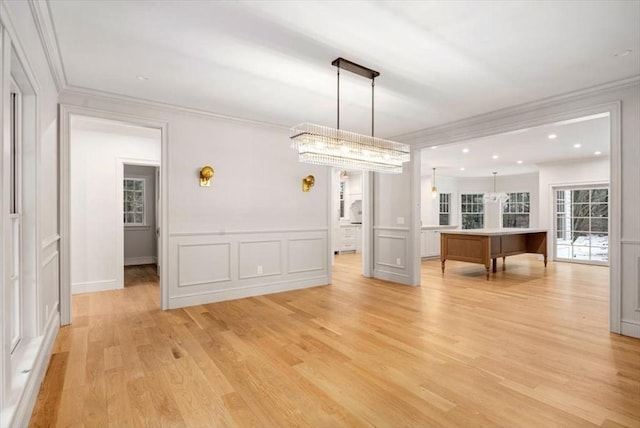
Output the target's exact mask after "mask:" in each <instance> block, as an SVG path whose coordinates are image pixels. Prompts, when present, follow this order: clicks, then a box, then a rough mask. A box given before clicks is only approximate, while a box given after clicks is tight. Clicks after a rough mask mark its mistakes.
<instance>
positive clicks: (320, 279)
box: [169, 275, 328, 309]
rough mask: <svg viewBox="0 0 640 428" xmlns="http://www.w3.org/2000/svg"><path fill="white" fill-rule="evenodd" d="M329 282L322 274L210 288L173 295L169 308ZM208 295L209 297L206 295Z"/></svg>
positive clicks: (259, 294) (290, 289)
mask: <svg viewBox="0 0 640 428" xmlns="http://www.w3.org/2000/svg"><path fill="white" fill-rule="evenodd" d="M327 284H328V276H327V275H321V276H315V277H311V278H305V279H303V280H295V279H294V280H290V281H278V282H273V283H267V284H257V285H246V286H241V287H234V288H233V289H228V290H209V291H204V292H201V293H192V294H184V295H180V296H174V297H171V299H170V300H169V309H175V308H182V307H185V306H193V305H200V304H202V302H203V301H205V300H206V301H207V302H208V303H215V302H222V301H225V300H234V299H241V298H244V297H252V296H262V295H265V294H273V293H280V292H283V291H292V290H299V289H302V288H309V287H316V286H317V287H320V286H325V285H327ZM204 296H208V297H206V298H205V297H204Z"/></svg>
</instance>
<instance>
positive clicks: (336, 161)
mask: <svg viewBox="0 0 640 428" xmlns="http://www.w3.org/2000/svg"><path fill="white" fill-rule="evenodd" d="M291 131H292V135H291V139H292V140H293V143H294V146H295V148H296V149H297V150H298V159H299V160H300V162H305V163H312V164H317V165H329V166H335V167H339V168H348V169H364V170H368V171H375V172H386V173H401V172H402V164H403V163H404V162H407V161H409V159H410V156H411V152H410V150H409V145H408V144H402V143H396V142H394V141H389V140H384V139H382V138H376V137H369V136H367V135H362V134H357V133H355V132H349V131H343V130H341V129H335V128H329V127H327V126H321V125H315V124H313V123H301V124H300V125H297V126H294V127H293V128H292V129H291Z"/></svg>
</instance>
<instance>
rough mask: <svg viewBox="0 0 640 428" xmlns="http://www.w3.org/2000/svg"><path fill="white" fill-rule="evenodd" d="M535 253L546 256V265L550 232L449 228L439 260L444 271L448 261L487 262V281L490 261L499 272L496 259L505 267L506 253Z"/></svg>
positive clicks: (441, 244)
mask: <svg viewBox="0 0 640 428" xmlns="http://www.w3.org/2000/svg"><path fill="white" fill-rule="evenodd" d="M523 253H533V254H541V255H543V256H544V266H545V267H547V231H546V230H538V229H535V230H533V229H476V230H456V231H446V232H444V231H443V232H441V234H440V260H441V262H442V273H443V274H444V266H445V262H446V261H447V260H457V261H461V262H469V263H479V264H482V265H484V267H485V270H486V274H487V280H488V279H489V274H490V269H491V264H492V263H491V262H492V261H493V269H492V270H493V272H496V271H497V266H496V265H497V259H498V258H499V257H502V263H503V265H502V268H503V269H505V264H504V263H505V259H506V257H507V256H513V255H516V254H523Z"/></svg>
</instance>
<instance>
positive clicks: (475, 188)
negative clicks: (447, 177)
mask: <svg viewBox="0 0 640 428" xmlns="http://www.w3.org/2000/svg"><path fill="white" fill-rule="evenodd" d="M538 188H539V186H538V174H537V173H533V174H520V175H503V176H501V175H499V174H498V175H497V176H496V192H505V193H509V192H529V193H530V195H529V196H530V198H531V199H530V201H531V202H530V214H529V227H531V228H536V227H538V225H539V221H538V218H539V214H538V213H539V208H538V207H539V204H540V197H539V189H538ZM492 191H493V177H480V178H478V177H475V178H459V179H458V192H459V194H463V193H486V192H492ZM456 218H457V221H458V223H457V224H462V221H461V218H462V217H461V215H460V213H459V212H458V215H457V217H456ZM487 220H488V219H487V218H486V217H485V224H489V223H488V222H487Z"/></svg>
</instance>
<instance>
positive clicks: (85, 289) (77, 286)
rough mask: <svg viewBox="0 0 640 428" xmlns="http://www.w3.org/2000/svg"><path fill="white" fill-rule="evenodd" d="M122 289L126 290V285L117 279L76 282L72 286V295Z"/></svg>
mask: <svg viewBox="0 0 640 428" xmlns="http://www.w3.org/2000/svg"><path fill="white" fill-rule="evenodd" d="M121 288H124V284H123V283H122V281H119V280H117V279H106V280H102V281H87V282H76V283H74V284H71V294H80V293H94V292H97V291H109V290H119V289H121Z"/></svg>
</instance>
